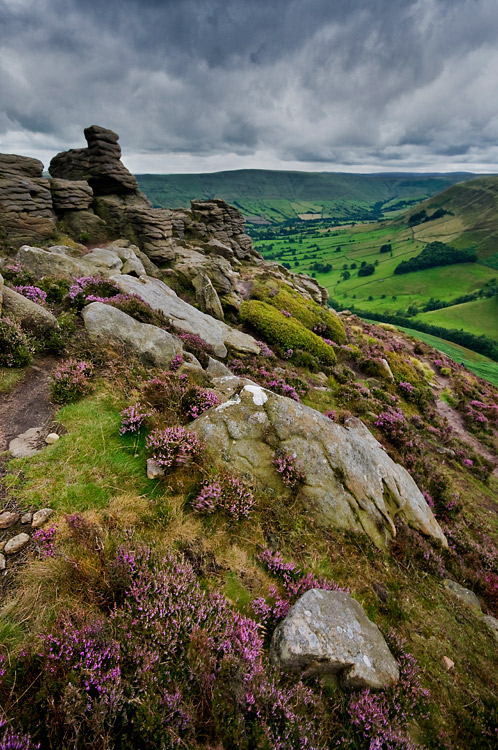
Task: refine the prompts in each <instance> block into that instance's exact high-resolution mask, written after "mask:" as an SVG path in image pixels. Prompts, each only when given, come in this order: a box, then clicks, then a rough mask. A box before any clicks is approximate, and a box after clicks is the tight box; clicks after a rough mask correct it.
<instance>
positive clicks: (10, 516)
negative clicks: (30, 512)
mask: <svg viewBox="0 0 498 750" xmlns="http://www.w3.org/2000/svg"><path fill="white" fill-rule="evenodd" d="M19 518H20V513H15V512H14V511H12V510H6V511H4V512H3V513H0V529H10V527H11V526H13V525H14V524H15V523H17V522H18V521H19Z"/></svg>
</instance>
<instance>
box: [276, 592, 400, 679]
mask: <svg viewBox="0 0 498 750" xmlns="http://www.w3.org/2000/svg"><path fill="white" fill-rule="evenodd" d="M270 656H271V660H272V662H273V663H274V664H275V666H277V667H279V668H280V669H282V670H283V671H285V672H297V673H303V672H304V674H305V675H306V676H311V675H318V674H337V675H339V677H340V679H341V682H342V683H343V684H345V685H346V686H348V687H354V688H371V689H373V690H379V689H381V688H384V687H388V686H389V685H392V684H393V683H394V682H396V681H397V680H398V678H399V668H398V665H397V663H396V660H395V659H394V657H393V655H392V654H391V652H390V651H389V648H388V646H387V643H386V642H385V640H384V637H383V635H382V633H381V632H380V630H379V629H378V627H377V625H375V624H374V623H373V622H372V621H371V620H369V619H368V617H367V616H366V614H365V611H364V609H363V607H362V606H361V604H359V603H358V602H357V601H355V599H353V598H352V597H351V596H349V594H346V593H344V592H343V591H325V590H323V589H311V590H310V591H307V592H306V593H305V594H303V596H301V597H300V599H298V601H297V602H296V604H294V606H293V607H291V609H290V610H289V613H288V615H287V616H286V617H285V619H284V620H283V621H282V622H281V623H280V625H279V626H278V627H277V628H276V630H275V632H274V633H273V637H272V641H271V647H270Z"/></svg>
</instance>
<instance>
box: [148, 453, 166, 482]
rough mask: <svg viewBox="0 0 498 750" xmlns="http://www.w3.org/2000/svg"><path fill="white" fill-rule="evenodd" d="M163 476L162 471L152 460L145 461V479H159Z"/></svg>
mask: <svg viewBox="0 0 498 750" xmlns="http://www.w3.org/2000/svg"><path fill="white" fill-rule="evenodd" d="M163 476H164V469H162V468H161V467H160V466H159V464H158V463H157V461H154V459H153V458H148V459H147V479H159V477H163Z"/></svg>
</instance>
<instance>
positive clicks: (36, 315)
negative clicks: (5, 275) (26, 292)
mask: <svg viewBox="0 0 498 750" xmlns="http://www.w3.org/2000/svg"><path fill="white" fill-rule="evenodd" d="M2 309H3V314H4V315H5V316H8V317H11V318H15V320H18V321H19V323H20V324H21V326H22V327H23V328H26V329H28V330H32V329H34V328H36V329H38V330H41V331H44V330H45V331H51V330H55V329H57V328H58V327H59V324H58V323H57V319H56V318H55V317H54V315H52V313H51V312H49V311H48V310H45V308H44V307H42V306H41V305H37V304H36V302H33V301H32V300H30V299H28V298H27V297H24V296H23V295H22V294H19V292H15V291H14V290H13V289H9V288H8V287H4V290H3V305H2Z"/></svg>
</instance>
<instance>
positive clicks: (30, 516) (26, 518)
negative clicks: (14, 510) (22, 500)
mask: <svg viewBox="0 0 498 750" xmlns="http://www.w3.org/2000/svg"><path fill="white" fill-rule="evenodd" d="M32 519H33V514H32V513H31V512H30V511H28V512H27V513H25V514H24V515H23V516H22V517H21V523H31V521H32Z"/></svg>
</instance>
